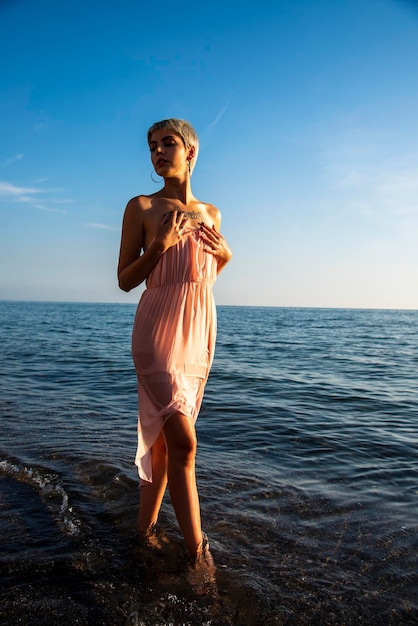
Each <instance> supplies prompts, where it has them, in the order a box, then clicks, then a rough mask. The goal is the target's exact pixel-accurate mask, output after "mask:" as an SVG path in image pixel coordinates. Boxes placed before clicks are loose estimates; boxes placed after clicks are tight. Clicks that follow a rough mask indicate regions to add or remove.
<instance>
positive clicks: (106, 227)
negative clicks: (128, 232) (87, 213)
mask: <svg viewBox="0 0 418 626" xmlns="http://www.w3.org/2000/svg"><path fill="white" fill-rule="evenodd" d="M85 226H86V227H87V228H96V229H98V230H119V227H116V226H109V225H108V224H101V223H100V222H89V223H88V224H85Z"/></svg>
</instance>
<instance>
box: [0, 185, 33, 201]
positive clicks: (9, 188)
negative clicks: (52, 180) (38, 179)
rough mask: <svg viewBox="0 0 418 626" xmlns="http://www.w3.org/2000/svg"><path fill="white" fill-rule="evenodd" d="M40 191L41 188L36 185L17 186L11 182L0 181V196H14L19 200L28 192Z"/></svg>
mask: <svg viewBox="0 0 418 626" xmlns="http://www.w3.org/2000/svg"><path fill="white" fill-rule="evenodd" d="M37 193H42V189H39V188H37V187H17V186H16V185H13V184H12V183H7V182H5V181H0V197H3V198H14V199H16V200H19V199H20V198H21V197H26V196H27V195H28V194H30V195H32V194H37Z"/></svg>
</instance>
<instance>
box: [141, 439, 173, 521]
mask: <svg viewBox="0 0 418 626" xmlns="http://www.w3.org/2000/svg"><path fill="white" fill-rule="evenodd" d="M151 461H152V483H149V484H145V485H142V486H141V496H140V502H139V516H138V530H139V531H141V532H146V531H147V530H148V529H149V528H150V527H151V526H152V525H153V524H155V522H156V521H157V518H158V514H159V512H160V507H161V502H162V500H163V497H164V493H165V490H166V487H167V451H166V446H165V442H164V436H163V434H162V433H161V435H160V436H159V438H158V439H157V441H156V442H155V443H154V445H153V446H152V448H151Z"/></svg>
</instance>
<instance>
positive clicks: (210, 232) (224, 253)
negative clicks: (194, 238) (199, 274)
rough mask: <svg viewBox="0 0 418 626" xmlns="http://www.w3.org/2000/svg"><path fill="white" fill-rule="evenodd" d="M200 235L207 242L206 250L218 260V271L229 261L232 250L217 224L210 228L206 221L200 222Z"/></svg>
mask: <svg viewBox="0 0 418 626" xmlns="http://www.w3.org/2000/svg"><path fill="white" fill-rule="evenodd" d="M200 237H201V239H202V241H203V243H204V244H205V250H206V251H207V252H209V254H213V256H215V257H216V259H217V261H218V272H220V271H221V269H222V268H223V267H224V266H225V265H226V264H227V263H228V261H229V260H230V259H231V257H232V252H231V250H230V248H229V246H228V244H227V243H226V241H225V239H224V238H223V237H222V235H221V233H220V232H218V231H217V230H216V228H215V226H212V228H209V226H208V225H207V224H205V223H204V222H201V223H200Z"/></svg>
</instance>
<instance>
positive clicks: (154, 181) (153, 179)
mask: <svg viewBox="0 0 418 626" xmlns="http://www.w3.org/2000/svg"><path fill="white" fill-rule="evenodd" d="M154 173H155V174H157V172H156V171H155V170H152V172H151V180H152V182H153V183H156V184H157V185H158V184H159V183H161V182H162V181H163V180H164V179H163V177H162V176H161V180H155V178H154V177H153V174H154ZM157 175H158V174H157Z"/></svg>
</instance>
